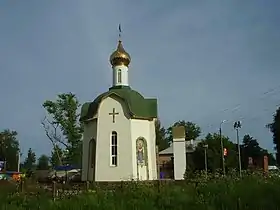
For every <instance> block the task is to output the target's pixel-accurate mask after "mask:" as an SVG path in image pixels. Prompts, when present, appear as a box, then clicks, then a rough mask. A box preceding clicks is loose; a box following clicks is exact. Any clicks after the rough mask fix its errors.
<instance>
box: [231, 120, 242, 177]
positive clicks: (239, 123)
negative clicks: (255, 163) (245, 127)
mask: <svg viewBox="0 0 280 210" xmlns="http://www.w3.org/2000/svg"><path fill="white" fill-rule="evenodd" d="M233 127H234V129H235V130H236V139H237V147H238V166H239V176H240V177H241V176H242V171H241V154H240V153H241V152H240V142H239V129H240V128H241V121H236V122H235V123H234V124H233Z"/></svg>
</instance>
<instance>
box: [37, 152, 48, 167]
mask: <svg viewBox="0 0 280 210" xmlns="http://www.w3.org/2000/svg"><path fill="white" fill-rule="evenodd" d="M37 169H38V170H48V169H49V157H48V156H46V155H41V156H40V157H39V159H38V165H37Z"/></svg>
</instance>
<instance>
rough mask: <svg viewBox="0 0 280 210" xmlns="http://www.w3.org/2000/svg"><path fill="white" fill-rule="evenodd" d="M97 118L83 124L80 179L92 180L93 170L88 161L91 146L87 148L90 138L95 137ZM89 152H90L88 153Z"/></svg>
mask: <svg viewBox="0 0 280 210" xmlns="http://www.w3.org/2000/svg"><path fill="white" fill-rule="evenodd" d="M96 132H97V120H96V119H94V120H92V121H90V122H89V123H87V124H84V133H83V156H82V181H87V180H89V181H92V180H93V170H94V168H91V164H90V163H89V161H91V159H89V157H90V156H91V155H92V148H89V142H90V140H91V139H92V138H94V139H96ZM89 152H90V153H89Z"/></svg>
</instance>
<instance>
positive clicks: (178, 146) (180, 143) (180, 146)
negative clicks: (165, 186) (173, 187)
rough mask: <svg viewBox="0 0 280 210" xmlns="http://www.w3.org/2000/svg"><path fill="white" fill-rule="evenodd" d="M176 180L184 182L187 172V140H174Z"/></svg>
mask: <svg viewBox="0 0 280 210" xmlns="http://www.w3.org/2000/svg"><path fill="white" fill-rule="evenodd" d="M173 154H174V179H175V180H183V179H184V174H185V170H186V143H185V138H178V139H175V138H174V139H173Z"/></svg>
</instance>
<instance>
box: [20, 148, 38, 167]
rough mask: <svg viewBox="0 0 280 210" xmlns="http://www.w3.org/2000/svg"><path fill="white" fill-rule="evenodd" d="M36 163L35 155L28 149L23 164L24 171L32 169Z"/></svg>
mask: <svg viewBox="0 0 280 210" xmlns="http://www.w3.org/2000/svg"><path fill="white" fill-rule="evenodd" d="M35 163H36V154H35V152H33V150H32V149H31V148H29V149H28V152H27V157H26V158H25V161H24V163H23V167H24V168H26V169H33V168H34V166H35Z"/></svg>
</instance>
